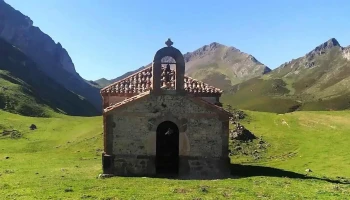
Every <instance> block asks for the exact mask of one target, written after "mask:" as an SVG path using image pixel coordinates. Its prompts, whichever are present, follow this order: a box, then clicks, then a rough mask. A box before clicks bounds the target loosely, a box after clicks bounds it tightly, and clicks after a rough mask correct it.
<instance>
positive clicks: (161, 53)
mask: <svg viewBox="0 0 350 200" xmlns="http://www.w3.org/2000/svg"><path fill="white" fill-rule="evenodd" d="M165 44H166V45H167V46H166V47H163V48H161V49H159V50H158V51H157V52H156V54H155V56H154V58H153V63H152V93H154V94H161V93H162V90H161V79H162V78H161V74H162V64H169V63H162V58H164V57H166V56H169V57H172V58H173V59H174V60H175V62H176V63H171V64H175V65H176V67H175V91H176V93H177V94H180V93H183V91H184V76H185V59H184V57H183V55H182V53H181V52H180V51H179V50H178V49H176V48H174V47H173V46H172V45H173V42H172V41H171V40H170V38H169V39H168V40H167V41H166V42H165Z"/></svg>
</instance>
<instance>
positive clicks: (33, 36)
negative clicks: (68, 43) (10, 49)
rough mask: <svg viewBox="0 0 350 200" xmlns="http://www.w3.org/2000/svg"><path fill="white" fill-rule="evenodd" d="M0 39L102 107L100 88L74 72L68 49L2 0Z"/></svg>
mask: <svg viewBox="0 0 350 200" xmlns="http://www.w3.org/2000/svg"><path fill="white" fill-rule="evenodd" d="M0 38H2V39H4V40H6V41H7V42H9V43H10V44H12V45H14V46H16V47H18V48H19V49H21V51H22V52H24V53H25V54H26V55H27V56H28V57H29V58H30V59H31V60H33V61H34V62H35V63H36V64H37V67H38V68H39V69H40V70H42V71H43V72H44V73H46V74H47V75H48V76H50V77H51V78H52V79H53V80H55V81H56V82H57V83H59V84H61V85H63V86H64V87H65V88H67V89H68V90H70V91H73V92H74V93H76V94H79V95H80V96H83V97H84V98H86V99H87V100H88V101H90V102H91V103H92V104H93V105H94V106H95V107H96V108H97V109H100V108H101V103H102V99H101V96H100V94H99V89H98V88H96V87H94V86H92V85H91V84H89V83H88V82H87V81H86V80H84V79H83V78H82V77H81V76H80V75H79V74H78V73H77V72H76V71H75V66H74V63H73V61H72V59H71V57H70V56H69V54H68V52H67V50H66V49H64V48H63V47H62V45H61V44H60V43H59V42H58V43H56V42H55V41H54V40H53V39H52V38H51V37H50V36H49V35H47V34H45V33H44V32H43V31H41V30H40V28H39V27H36V26H33V21H32V20H31V19H30V17H28V16H25V15H24V14H22V13H21V12H20V11H18V10H16V9H14V8H13V7H11V6H10V5H9V4H7V3H6V2H4V1H0Z"/></svg>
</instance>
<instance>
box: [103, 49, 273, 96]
mask: <svg viewBox="0 0 350 200" xmlns="http://www.w3.org/2000/svg"><path fill="white" fill-rule="evenodd" d="M184 59H185V62H186V69H185V72H186V75H188V76H190V77H193V78H195V79H198V80H201V81H204V82H206V83H208V84H210V85H213V86H215V87H218V88H220V89H227V88H229V87H230V86H232V85H233V84H236V83H240V82H242V81H244V80H248V79H250V78H253V77H257V76H260V75H262V74H265V73H267V72H269V71H271V70H270V69H269V68H268V67H266V66H265V65H263V64H262V63H260V62H259V61H258V60H256V59H255V58H254V57H253V56H252V55H249V54H246V53H244V52H241V51H240V50H238V49H236V48H234V47H228V46H225V45H222V44H219V43H217V42H213V43H211V44H209V45H204V46H203V47H201V48H199V49H197V50H195V51H193V52H188V53H186V54H184ZM163 60H164V61H165V62H175V61H174V60H173V59H172V58H169V57H166V58H163ZM148 66H151V64H148V65H146V66H145V67H148ZM142 68H144V67H141V68H139V69H138V70H140V69H142ZM138 70H136V71H138ZM134 72H135V71H131V72H128V73H126V74H124V75H122V76H120V77H118V78H115V79H112V80H110V82H109V83H113V82H116V81H118V80H120V79H122V78H124V77H126V76H128V75H131V74H132V73H134ZM100 80H101V79H100ZM97 82H98V81H97ZM105 84H107V83H106V82H104V83H103V85H105Z"/></svg>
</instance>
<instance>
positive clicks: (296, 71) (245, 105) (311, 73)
mask: <svg viewBox="0 0 350 200" xmlns="http://www.w3.org/2000/svg"><path fill="white" fill-rule="evenodd" d="M329 42H330V41H328V43H329ZM326 44H327V43H325V44H324V45H323V46H327V45H326ZM321 46H322V45H321ZM349 77H350V60H349V59H347V58H346V57H345V56H344V48H342V47H340V46H334V45H332V46H331V47H329V48H324V49H322V50H319V47H317V48H316V49H315V50H314V51H312V52H310V53H309V54H307V55H306V56H304V57H300V58H298V59H296V60H292V61H291V62H288V63H285V64H283V65H282V66H281V67H279V68H277V69H275V70H273V71H272V72H270V73H269V74H266V75H263V76H261V77H257V78H253V79H251V80H248V81H246V82H244V83H241V84H237V85H235V86H234V87H233V88H232V89H231V90H230V91H227V93H226V95H224V97H223V101H224V102H225V103H229V104H231V105H233V106H234V107H239V108H242V109H249V110H258V111H269V112H277V113H284V112H288V111H293V110H296V109H298V110H344V109H349V108H350V87H349V84H350V78H349Z"/></svg>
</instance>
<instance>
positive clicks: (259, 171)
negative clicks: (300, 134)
mask: <svg viewBox="0 0 350 200" xmlns="http://www.w3.org/2000/svg"><path fill="white" fill-rule="evenodd" d="M255 176H261V177H280V178H292V179H304V180H307V179H309V180H320V181H326V182H329V183H337V184H350V180H348V179H345V178H343V179H329V178H318V177H313V176H310V174H309V175H306V172H305V174H300V173H296V172H291V171H286V170H283V169H278V168H273V167H265V166H254V165H241V164H231V165H230V175H228V176H222V175H220V176H212V175H211V174H207V175H205V176H203V177H192V176H190V177H188V176H185V177H178V176H176V175H172V174H158V175H156V176H153V178H166V179H175V180H217V179H222V180H223V179H228V178H233V179H239V178H247V177H255Z"/></svg>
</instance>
